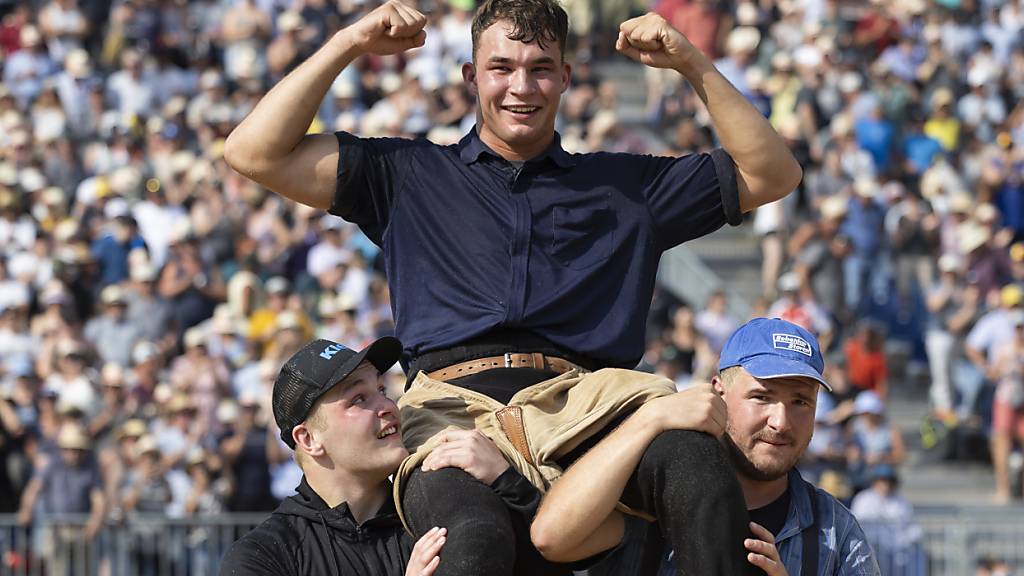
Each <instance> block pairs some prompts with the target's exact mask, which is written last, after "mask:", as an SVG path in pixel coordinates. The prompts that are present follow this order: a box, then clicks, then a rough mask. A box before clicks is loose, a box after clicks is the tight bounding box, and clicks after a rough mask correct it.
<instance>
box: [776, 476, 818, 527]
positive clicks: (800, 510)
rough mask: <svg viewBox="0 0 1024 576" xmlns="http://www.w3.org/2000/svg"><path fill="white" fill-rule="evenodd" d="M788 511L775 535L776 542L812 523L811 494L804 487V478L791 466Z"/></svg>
mask: <svg viewBox="0 0 1024 576" xmlns="http://www.w3.org/2000/svg"><path fill="white" fill-rule="evenodd" d="M788 479H789V486H788V487H787V488H786V489H787V490H789V513H788V514H787V515H786V523H785V524H783V526H782V530H780V531H779V535H778V536H776V538H775V541H776V543H778V542H781V541H783V540H785V539H787V538H791V537H793V536H796V535H798V534H800V533H801V532H803V530H804V529H805V528H807V527H809V526H810V525H811V524H813V523H814V511H813V510H812V508H811V494H810V492H808V491H807V488H806V487H805V482H804V479H803V478H802V477H801V476H800V472H798V471H797V470H796V468H793V469H792V470H790V471H789V477H788Z"/></svg>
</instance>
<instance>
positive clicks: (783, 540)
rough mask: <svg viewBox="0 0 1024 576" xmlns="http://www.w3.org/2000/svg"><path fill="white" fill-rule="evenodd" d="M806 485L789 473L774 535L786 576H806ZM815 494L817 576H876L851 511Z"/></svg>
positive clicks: (663, 571)
mask: <svg viewBox="0 0 1024 576" xmlns="http://www.w3.org/2000/svg"><path fill="white" fill-rule="evenodd" d="M805 484H806V483H805V481H804V479H803V478H801V477H800V473H799V472H797V471H796V470H795V469H794V470H791V471H790V472H789V491H790V494H791V497H790V500H789V516H788V517H787V518H786V523H785V524H783V526H782V530H781V531H780V532H779V534H778V536H776V538H775V546H776V547H777V548H778V550H779V558H780V559H781V560H782V564H783V565H785V567H786V571H787V572H788V573H789V576H807V575H801V574H800V568H801V565H802V563H803V552H804V550H803V538H802V537H801V533H802V532H803V531H804V530H806V529H807V528H810V526H811V524H812V517H813V516H812V515H813V511H812V509H811V498H810V493H809V492H808V491H807V489H806V487H805V486H804V485H805ZM814 494H815V497H816V498H817V509H818V510H817V511H818V519H817V520H818V521H817V524H816V526H817V530H818V576H879V575H880V574H881V573H880V572H879V570H878V561H877V560H876V559H875V554H874V552H873V551H872V550H871V547H870V546H869V545H868V543H867V540H866V538H865V537H864V531H863V530H861V527H860V524H858V523H857V519H856V518H854V516H853V513H851V512H850V510H849V509H847V508H846V506H843V505H842V504H841V503H840V502H839V501H838V500H836V499H835V498H833V497H832V495H831V494H829V493H828V492H825V491H824V490H822V489H820V488H815V489H814ZM658 574H659V576H662V575H665V576H667V575H670V574H675V568H674V567H672V566H663V567H662V569H661V570H660V571H659V573H658Z"/></svg>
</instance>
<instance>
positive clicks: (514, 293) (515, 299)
mask: <svg viewBox="0 0 1024 576" xmlns="http://www.w3.org/2000/svg"><path fill="white" fill-rule="evenodd" d="M524 169H525V165H524V166H523V168H518V169H513V171H512V172H511V177H510V178H509V181H508V191H509V197H510V198H511V201H512V211H513V213H512V245H511V246H510V247H509V252H510V262H509V265H510V266H511V274H510V277H511V278H510V279H511V281H510V283H509V295H508V306H507V308H506V309H505V322H506V323H517V322H519V321H521V320H522V318H523V308H524V306H525V301H526V271H527V268H528V264H529V256H530V253H529V250H530V223H531V218H530V204H529V201H528V200H527V195H526V194H525V190H523V189H522V188H523V183H522V182H521V181H520V177H521V176H522V173H523V170H524Z"/></svg>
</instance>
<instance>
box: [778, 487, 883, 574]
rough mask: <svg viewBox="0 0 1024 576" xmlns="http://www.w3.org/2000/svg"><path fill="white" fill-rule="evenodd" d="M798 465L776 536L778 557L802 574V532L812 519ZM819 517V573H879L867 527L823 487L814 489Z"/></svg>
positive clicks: (808, 499)
mask: <svg viewBox="0 0 1024 576" xmlns="http://www.w3.org/2000/svg"><path fill="white" fill-rule="evenodd" d="M804 484H805V481H804V479H803V478H801V477H800V473H799V472H797V471H796V470H795V469H794V470H791V471H790V472H789V491H790V494H791V495H792V496H791V497H790V503H789V516H788V517H787V518H786V523H785V524H784V525H783V526H782V530H781V531H780V532H779V535H778V536H777V537H776V538H775V545H776V547H778V549H779V558H780V559H781V560H782V563H783V564H784V565H785V566H786V571H787V572H789V574H790V576H797V575H798V574H800V565H801V562H803V542H802V538H801V536H800V534H801V532H802V531H803V530H804V529H806V528H809V527H810V526H811V523H812V510H811V498H810V493H808V491H807V489H806V488H805V487H804ZM814 494H815V497H816V498H817V503H816V504H817V508H818V510H817V511H818V518H817V524H816V526H817V530H818V574H819V575H835V576H848V575H849V576H878V574H880V573H879V570H878V562H877V560H875V555H874V552H872V550H871V547H870V546H868V543H867V540H866V539H865V537H864V531H863V530H861V527H860V524H858V523H857V519H856V518H855V517H854V516H853V513H851V512H850V510H849V509H847V508H846V506H843V505H842V504H841V503H840V502H839V501H838V500H836V499H835V498H833V497H832V495H831V494H829V493H828V492H825V491H824V490H822V489H821V488H815V489H814Z"/></svg>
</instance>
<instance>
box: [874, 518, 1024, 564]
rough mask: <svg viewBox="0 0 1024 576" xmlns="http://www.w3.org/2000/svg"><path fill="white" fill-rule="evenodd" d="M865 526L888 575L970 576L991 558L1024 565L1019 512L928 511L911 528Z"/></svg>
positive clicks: (1023, 529)
mask: <svg viewBox="0 0 1024 576" xmlns="http://www.w3.org/2000/svg"><path fill="white" fill-rule="evenodd" d="M860 524H861V527H862V528H863V529H864V534H865V536H867V539H868V543H870V544H871V548H872V549H873V550H874V552H875V557H876V558H877V559H878V564H879V568H881V572H882V574H883V576H920V575H931V576H964V575H969V574H974V570H975V565H976V563H977V562H978V560H980V559H982V558H986V557H988V558H995V559H1000V560H1004V561H1006V562H1007V563H1009V564H1010V565H1011V566H1018V567H1024V517H1022V516H1021V515H1020V513H1019V511H1017V512H1014V511H1009V510H1007V511H1001V512H994V513H993V512H966V511H965V512H964V513H960V514H950V515H947V514H936V515H931V514H927V513H923V514H918V515H917V517H916V518H915V519H914V521H913V523H911V524H903V525H900V524H891V523H882V522H861V523H860Z"/></svg>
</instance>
